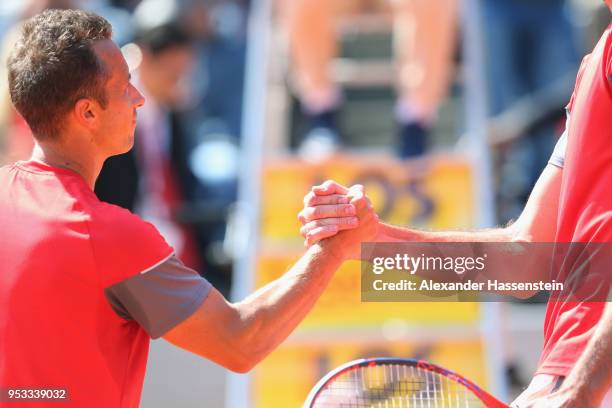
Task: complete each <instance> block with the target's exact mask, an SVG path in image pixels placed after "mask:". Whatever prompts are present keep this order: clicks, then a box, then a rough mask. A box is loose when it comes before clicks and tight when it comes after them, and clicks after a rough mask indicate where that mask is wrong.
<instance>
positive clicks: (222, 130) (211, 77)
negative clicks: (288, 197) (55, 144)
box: [96, 0, 246, 294]
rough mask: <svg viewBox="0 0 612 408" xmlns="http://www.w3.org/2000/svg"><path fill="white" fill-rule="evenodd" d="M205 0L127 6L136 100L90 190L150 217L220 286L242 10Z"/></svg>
mask: <svg viewBox="0 0 612 408" xmlns="http://www.w3.org/2000/svg"><path fill="white" fill-rule="evenodd" d="M212 3H213V2H210V1H203V0H183V1H173V0H145V1H143V2H142V3H140V4H139V5H138V6H137V7H136V8H135V10H134V21H133V24H132V25H133V26H134V28H135V31H136V32H135V43H134V44H128V45H127V46H125V47H123V52H124V54H125V56H126V59H127V60H128V63H130V65H131V66H132V68H134V70H133V73H132V75H133V81H134V82H135V85H136V87H137V88H138V89H140V90H141V92H142V93H143V94H144V96H145V98H146V102H145V105H144V107H143V108H142V109H141V110H140V111H139V118H138V126H137V129H136V141H135V146H134V149H133V150H132V151H131V152H129V153H127V154H125V155H121V156H117V157H113V158H111V159H109V160H108V161H107V162H106V164H105V166H104V168H103V171H102V174H101V175H100V178H99V179H98V182H97V184H96V193H97V194H98V196H99V197H100V198H101V199H102V200H105V201H108V202H112V203H115V204H118V205H121V206H123V207H125V208H128V209H130V210H133V211H135V212H137V213H139V214H140V215H141V216H143V218H145V219H148V220H149V221H152V222H153V223H154V224H155V225H156V226H157V227H158V229H159V230H160V231H161V232H162V233H163V234H164V236H165V237H166V239H167V240H168V241H169V242H170V243H171V244H172V245H173V246H174V248H175V250H176V251H177V253H179V254H180V256H181V258H182V259H184V261H185V263H186V264H188V265H190V266H191V267H192V268H194V269H196V270H198V271H200V272H202V273H205V274H206V277H207V278H208V280H209V281H211V282H212V283H213V284H214V285H215V287H217V288H218V289H219V290H220V291H221V292H222V293H224V294H227V293H228V292H229V288H230V286H231V260H230V259H229V258H228V257H227V256H226V255H225V253H224V251H223V250H222V243H223V240H224V237H225V230H226V221H227V215H228V208H229V207H230V206H231V204H232V203H233V202H234V201H235V199H236V188H237V182H236V180H237V171H236V168H237V156H238V146H239V142H240V141H239V136H240V122H241V114H242V91H243V89H242V84H243V75H244V57H245V49H246V47H245V43H246V41H245V36H244V34H245V33H244V21H245V15H244V9H243V8H242V7H241V6H240V3H238V2H234V1H216V2H214V4H212Z"/></svg>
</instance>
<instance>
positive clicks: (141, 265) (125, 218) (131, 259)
mask: <svg viewBox="0 0 612 408" xmlns="http://www.w3.org/2000/svg"><path fill="white" fill-rule="evenodd" d="M90 234H91V242H92V247H93V248H92V250H93V256H94V262H95V263H96V269H97V272H98V275H99V279H100V282H101V284H102V285H103V287H108V286H111V285H114V284H116V283H118V282H121V281H123V280H125V279H127V278H130V277H132V276H134V275H137V274H139V273H142V272H145V271H147V270H149V269H151V268H153V267H155V266H157V265H159V264H160V263H161V262H163V261H165V260H166V259H168V258H169V257H170V256H171V255H172V254H173V253H174V250H173V249H172V247H171V246H170V245H168V243H167V242H166V240H165V239H164V238H163V237H162V236H161V234H160V233H159V231H157V228H155V227H154V226H153V224H151V223H148V222H146V221H144V220H142V219H141V218H140V217H138V216H136V215H134V214H132V213H131V212H129V211H127V210H125V209H123V208H121V207H117V206H115V205H110V204H106V203H100V206H99V207H98V209H97V211H95V213H94V214H92V218H91V224H90Z"/></svg>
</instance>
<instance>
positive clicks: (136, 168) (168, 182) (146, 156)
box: [95, 0, 201, 270]
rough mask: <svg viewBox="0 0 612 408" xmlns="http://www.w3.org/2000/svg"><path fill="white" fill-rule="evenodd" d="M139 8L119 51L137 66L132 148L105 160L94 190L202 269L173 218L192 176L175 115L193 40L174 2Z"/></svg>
mask: <svg viewBox="0 0 612 408" xmlns="http://www.w3.org/2000/svg"><path fill="white" fill-rule="evenodd" d="M139 8H142V9H139ZM139 8H137V9H136V12H135V26H136V44H131V45H128V46H126V47H124V52H125V54H126V59H127V60H128V62H129V63H130V62H131V63H132V64H134V65H137V69H136V70H134V71H133V72H132V75H133V81H134V83H135V85H136V87H137V88H138V89H139V90H140V91H141V92H142V93H143V95H144V96H145V99H146V102H145V106H144V107H143V108H142V109H141V110H140V112H139V118H138V126H137V129H136V139H135V146H134V149H132V151H130V152H128V153H126V154H123V155H120V156H116V157H112V158H110V159H109V160H107V162H106V163H105V165H104V167H103V169H102V173H101V174H100V177H99V178H98V181H97V183H96V189H95V190H96V194H97V195H98V197H100V199H101V200H103V201H107V202H110V203H113V204H117V205H120V206H123V207H125V208H128V209H130V210H133V211H135V212H137V213H139V214H140V215H141V216H142V217H143V218H144V219H146V220H149V221H151V222H153V223H154V224H155V225H156V227H157V228H158V229H159V230H160V232H161V233H162V235H164V237H165V238H166V240H167V241H168V242H169V243H170V244H171V245H172V246H173V247H174V248H175V250H176V252H177V255H178V256H179V257H180V258H181V259H184V262H185V264H187V265H189V266H190V267H192V268H195V269H198V270H201V264H200V262H199V259H198V252H197V249H196V245H195V242H194V238H193V231H191V230H190V228H189V227H188V226H187V225H183V224H181V223H179V222H177V221H176V218H175V216H174V213H175V212H176V210H177V208H179V207H180V205H182V203H183V201H184V199H183V194H182V191H181V187H182V185H181V184H182V183H181V181H184V180H185V179H188V178H190V177H191V178H192V177H193V175H192V174H191V173H190V172H189V170H188V168H187V165H186V159H185V152H184V150H183V149H184V139H185V135H184V134H183V129H182V128H181V126H180V123H179V122H178V120H177V119H176V112H175V110H176V109H177V107H180V106H181V105H182V104H183V103H184V101H185V100H186V99H187V98H188V87H187V86H188V83H187V78H188V77H189V74H190V72H191V69H192V67H193V64H194V62H195V49H194V44H193V38H192V37H191V36H190V33H188V32H187V31H186V30H184V29H183V28H182V26H181V23H180V21H179V19H178V14H177V13H178V5H177V3H176V2H172V1H163V0H159V1H157V0H151V1H145V2H143V3H141V5H140V6H139ZM132 68H134V67H132Z"/></svg>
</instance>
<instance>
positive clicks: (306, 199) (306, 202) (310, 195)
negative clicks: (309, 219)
mask: <svg viewBox="0 0 612 408" xmlns="http://www.w3.org/2000/svg"><path fill="white" fill-rule="evenodd" d="M314 197H315V195H314V193H313V192H312V191H311V192H309V193H308V194H306V195H305V196H304V205H305V206H309V205H312V201H313V198H314Z"/></svg>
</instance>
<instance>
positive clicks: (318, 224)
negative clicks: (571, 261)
mask: <svg viewBox="0 0 612 408" xmlns="http://www.w3.org/2000/svg"><path fill="white" fill-rule="evenodd" d="M562 172H563V170H562V168H560V167H556V166H554V165H552V164H549V165H547V166H546V168H545V169H544V171H543V172H542V174H541V175H540V178H539V179H538V181H537V183H536V185H535V187H534V189H533V191H532V193H531V195H530V197H529V200H528V201H527V204H526V205H525V208H524V210H523V212H522V213H521V215H520V217H519V218H518V219H517V220H516V221H515V222H514V223H512V224H510V225H508V226H505V227H498V228H491V229H484V230H473V231H424V230H418V229H412V228H408V227H400V226H393V225H389V224H384V223H380V225H379V228H378V235H377V237H376V239H375V241H376V242H447V243H453V242H455V243H460V242H489V243H491V242H519V243H530V242H554V240H555V235H556V231H557V210H558V205H559V195H560V190H561V178H562ZM345 190H346V188H345V187H344V186H341V185H339V184H337V183H335V182H333V181H328V182H325V183H323V184H322V185H321V186H317V187H315V188H313V191H312V192H311V193H310V194H309V195H307V196H306V198H305V209H304V210H303V211H302V213H301V215H300V220H301V221H302V223H303V224H304V226H303V227H302V235H304V237H305V239H306V242H307V244H312V243H314V242H317V241H318V240H319V239H321V238H325V237H327V236H332V235H334V234H335V232H334V231H333V230H322V228H329V227H330V223H332V222H333V223H336V222H337V221H336V220H341V219H342V217H343V216H345V215H343V214H342V213H341V212H340V210H341V209H342V208H343V207H342V206H341V205H334V204H335V202H334V201H337V200H339V199H340V198H341V196H342V194H343V193H344V192H345ZM332 197H337V198H334V199H333V200H331V202H330V199H331V198H332ZM320 202H322V203H324V205H319V203H320ZM317 206H318V208H317ZM315 208H317V209H318V211H314V210H315ZM340 228H341V229H348V228H351V227H350V226H343V225H341V226H340ZM500 248H502V247H500ZM389 250H391V251H393V248H391V247H390V248H389ZM378 251H379V252H380V253H383V252H381V251H382V248H381V249H379V250H378ZM532 253H534V254H535V253H546V251H532ZM499 255H502V256H504V255H503V252H500V254H499ZM512 256H516V255H512ZM498 259H501V258H498ZM508 259H510V258H508ZM490 260H491V259H490ZM548 261H549V258H546V259H545V258H544V257H537V256H532V257H530V258H521V265H522V266H523V267H522V268H520V269H516V268H512V267H511V266H512V264H511V263H510V262H505V261H503V260H501V261H498V262H496V263H495V265H496V267H495V268H491V269H490V270H488V272H487V276H486V277H487V278H496V279H497V278H500V279H502V280H504V281H510V280H513V281H517V282H518V281H538V280H546V279H547V278H548V275H547V268H545V267H543V265H544V264H545V263H546V262H548ZM522 274H523V275H522ZM532 294H533V293H530V292H521V293H518V292H516V293H514V295H515V296H519V297H529V296H531V295H532Z"/></svg>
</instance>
